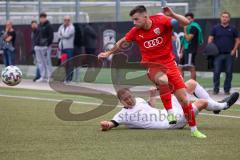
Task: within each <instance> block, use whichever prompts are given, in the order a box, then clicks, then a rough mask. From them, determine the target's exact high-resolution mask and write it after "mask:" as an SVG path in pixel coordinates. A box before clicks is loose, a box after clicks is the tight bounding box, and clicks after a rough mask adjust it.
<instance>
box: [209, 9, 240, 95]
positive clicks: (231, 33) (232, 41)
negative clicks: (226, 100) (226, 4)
mask: <svg viewBox="0 0 240 160" xmlns="http://www.w3.org/2000/svg"><path fill="white" fill-rule="evenodd" d="M230 18H231V15H230V13H229V12H226V11H224V12H222V13H221V16H220V24H217V25H215V26H214V27H213V28H212V31H211V34H210V36H209V37H208V43H209V44H210V43H214V44H215V45H216V46H217V48H218V51H219V54H218V55H217V56H215V57H214V62H213V63H214V72H213V73H214V76H213V83H214V89H213V93H214V94H218V93H219V85H220V74H221V72H222V71H223V70H225V73H226V78H225V82H224V92H225V94H226V95H229V94H230V89H231V82H232V72H233V60H234V57H236V51H237V48H238V31H237V29H236V27H235V26H231V25H230V24H229V23H230Z"/></svg>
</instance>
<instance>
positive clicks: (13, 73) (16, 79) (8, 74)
mask: <svg viewBox="0 0 240 160" xmlns="http://www.w3.org/2000/svg"><path fill="white" fill-rule="evenodd" d="M1 78H2V82H3V83H5V84H6V85H8V86H16V85H18V84H19V83H20V82H21V80H22V71H21V70H20V69H19V68H18V67H17V66H8V67H5V68H4V69H3V70H2V73H1Z"/></svg>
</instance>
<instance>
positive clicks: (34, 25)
mask: <svg viewBox="0 0 240 160" xmlns="http://www.w3.org/2000/svg"><path fill="white" fill-rule="evenodd" d="M31 28H32V33H31V41H32V55H33V63H34V64H35V65H37V64H36V54H35V50H34V47H35V46H36V43H37V40H38V24H37V21H35V20H33V21H32V22H31ZM36 67H37V68H36V74H35V77H34V79H33V81H34V82H35V81H36V80H37V79H39V78H40V77H41V75H40V70H39V68H38V66H36Z"/></svg>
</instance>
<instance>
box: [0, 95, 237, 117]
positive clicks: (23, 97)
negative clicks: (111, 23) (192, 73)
mask: <svg viewBox="0 0 240 160" xmlns="http://www.w3.org/2000/svg"><path fill="white" fill-rule="evenodd" d="M0 97H6V98H18V99H28V100H29V99H31V100H40V101H50V102H60V101H62V100H60V99H50V98H38V97H27V96H12V95H3V94H0ZM73 103H76V104H89V105H99V103H93V102H80V101H73ZM107 106H112V105H110V104H109V105H107ZM117 107H121V106H120V105H117ZM200 115H206V116H214V117H225V118H235V119H240V117H238V116H230V115H217V114H209V113H200Z"/></svg>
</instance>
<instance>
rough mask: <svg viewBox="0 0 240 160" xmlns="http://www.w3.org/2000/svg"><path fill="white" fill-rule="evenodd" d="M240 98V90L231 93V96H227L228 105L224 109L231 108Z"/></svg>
mask: <svg viewBox="0 0 240 160" xmlns="http://www.w3.org/2000/svg"><path fill="white" fill-rule="evenodd" d="M238 98H239V93H238V92H234V93H233V94H231V96H229V97H227V98H226V102H227V107H226V108H224V109H223V110H227V109H229V108H230V107H231V106H232V105H233V104H234V103H235V102H236V101H237V100H238Z"/></svg>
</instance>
